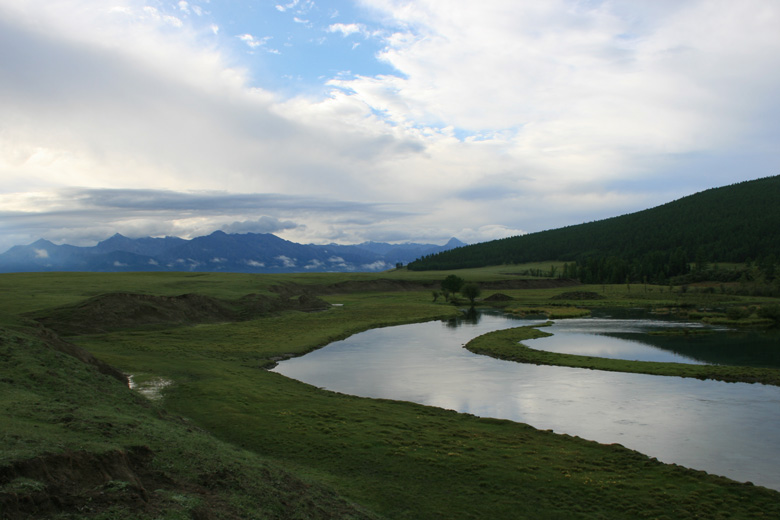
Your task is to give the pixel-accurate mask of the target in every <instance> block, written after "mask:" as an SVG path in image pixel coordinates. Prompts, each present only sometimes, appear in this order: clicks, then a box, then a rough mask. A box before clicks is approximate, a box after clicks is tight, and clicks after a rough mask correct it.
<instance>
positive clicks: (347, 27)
mask: <svg viewBox="0 0 780 520" xmlns="http://www.w3.org/2000/svg"><path fill="white" fill-rule="evenodd" d="M365 31H366V27H365V26H364V25H362V24H357V23H349V24H344V23H334V24H331V25H329V26H328V32H331V33H335V32H339V33H341V35H342V36H344V37H347V36H350V35H352V34H363V33H364V32H365Z"/></svg>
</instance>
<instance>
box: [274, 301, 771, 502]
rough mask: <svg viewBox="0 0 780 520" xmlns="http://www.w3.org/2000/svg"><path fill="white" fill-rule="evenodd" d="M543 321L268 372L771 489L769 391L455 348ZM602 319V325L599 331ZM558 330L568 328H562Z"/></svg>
mask: <svg viewBox="0 0 780 520" xmlns="http://www.w3.org/2000/svg"><path fill="white" fill-rule="evenodd" d="M588 321H589V320H587V319H583V320H577V322H579V323H575V322H570V323H571V324H572V325H569V326H567V325H564V324H563V323H565V322H563V323H562V322H559V323H560V325H558V324H556V326H555V327H558V333H557V334H556V335H560V336H565V335H566V334H567V333H571V334H574V335H579V334H586V333H585V332H583V330H584V329H586V328H587V327H586V325H587V322H588ZM590 321H591V322H592V323H593V325H594V327H593V328H592V329H591V330H592V333H590V336H591V338H589V339H593V338H596V339H598V338H602V339H603V338H608V339H609V343H610V344H613V340H614V341H626V340H621V339H620V338H618V337H615V336H614V335H620V334H630V335H633V336H636V337H642V338H645V337H647V336H648V334H647V332H648V331H650V330H658V329H663V330H669V329H670V328H680V329H681V328H690V327H693V326H697V325H695V324H691V323H681V322H674V321H673V320H669V319H646V318H645V319H644V320H642V319H637V318H631V319H630V320H623V322H622V323H618V322H617V321H612V322H610V321H609V320H608V319H606V318H604V317H596V318H593V319H591V320H590ZM629 321H633V322H634V323H633V324H631V323H628V322H629ZM541 322H542V320H536V321H534V320H520V319H517V318H511V317H508V316H503V315H498V314H487V315H481V316H478V317H477V318H476V319H470V320H450V321H448V322H439V321H436V322H427V323H418V324H411V325H402V326H397V327H387V328H380V329H373V330H369V331H366V332H363V333H360V334H356V335H354V336H351V337H350V338H347V339H346V340H343V341H338V342H335V343H332V344H330V345H328V346H326V347H324V348H322V349H319V350H316V351H314V352H311V353H309V354H306V355H305V356H302V357H299V358H294V359H290V360H287V361H284V362H282V363H280V364H279V365H278V366H277V367H276V368H275V369H274V371H276V372H278V373H280V374H283V375H285V376H287V377H291V378H293V379H297V380H299V381H303V382H306V383H309V384H312V385H315V386H318V387H322V388H326V389H329V390H334V391H337V392H342V393H347V394H352V395H358V396H363V397H374V398H387V399H396V400H403V401H412V402H416V403H420V404H424V405H431V406H438V407H441V408H447V409H452V410H457V411H460V412H464V413H470V414H474V415H478V416H482V417H496V418H503V419H510V420H513V421H518V422H523V423H527V424H530V425H532V426H534V427H536V428H539V429H551V430H553V431H555V432H558V433H567V434H570V435H577V436H579V437H582V438H585V439H590V440H595V441H598V442H601V443H620V444H622V445H624V446H626V447H628V448H631V449H635V450H637V451H640V452H642V453H645V454H647V455H650V456H652V457H656V458H658V459H659V460H661V461H663V462H668V463H676V464H680V465H683V466H686V467H690V468H695V469H701V470H705V471H707V472H710V473H714V474H718V475H724V476H727V477H729V478H732V479H735V480H738V481H752V482H754V483H756V484H759V485H763V486H766V487H770V488H774V489H780V471H778V469H777V468H778V467H780V465H779V463H780V413H778V411H780V388H778V387H773V386H767V385H757V384H753V385H751V384H745V383H721V382H717V381H699V380H695V379H685V378H676V377H662V376H649V375H643V374H624V373H619V372H603V371H595V370H583V369H575V368H568V367H552V366H536V365H526V364H519V363H512V362H507V361H501V360H496V359H493V358H490V357H486V356H480V355H476V354H472V353H471V352H469V351H467V350H466V349H464V348H462V347H463V345H465V344H466V343H467V342H468V341H469V340H470V339H472V338H474V337H476V336H479V335H481V334H485V333H486V332H490V331H492V330H498V329H504V328H509V327H516V326H520V325H528V324H534V323H541ZM574 325H576V327H575V326H574ZM618 325H619V326H618ZM605 326H608V327H611V329H610V330H609V331H607V332H605V331H604V328H605ZM629 326H630V327H631V328H630V330H628V329H629ZM566 327H569V328H570V329H572V330H570V331H569V332H566V331H564V330H562V329H564V328H566ZM547 330H550V329H547ZM552 330H553V331H554V330H555V328H552ZM607 333H608V334H610V336H603V334H607ZM596 334H601V336H599V335H596ZM719 334H721V332H716V333H714V334H705V335H701V336H699V335H697V336H696V337H697V338H700V337H702V336H718V335H719ZM724 334H725V332H724ZM586 335H587V334H586ZM577 338H579V336H573V342H577V341H579V340H578V339H577ZM535 341H537V340H535ZM528 343H529V344H530V343H531V342H528ZM534 348H543V347H542V345H541V344H539V346H538V347H534ZM589 348H592V347H589ZM609 348H610V349H611V350H614V346H610V347H609ZM647 348H648V349H653V350H663V349H662V348H657V347H655V346H651V345H649V344H648V345H647ZM640 349H641V347H640ZM628 350H632V351H636V350H637V346H636V345H632V346H631V347H630V348H629V349H628ZM653 355H656V354H653ZM658 355H663V353H662V354H658ZM671 355H673V356H678V355H679V354H678V353H674V352H672V353H671ZM684 357H688V358H690V357H691V356H689V355H686V356H684ZM690 361H693V362H696V359H695V358H694V359H690Z"/></svg>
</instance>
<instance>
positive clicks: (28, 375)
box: [0, 264, 780, 519]
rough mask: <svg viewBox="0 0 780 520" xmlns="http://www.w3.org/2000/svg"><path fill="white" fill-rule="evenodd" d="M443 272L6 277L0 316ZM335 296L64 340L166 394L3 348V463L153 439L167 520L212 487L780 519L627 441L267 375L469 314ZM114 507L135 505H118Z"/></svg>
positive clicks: (380, 298)
mask: <svg viewBox="0 0 780 520" xmlns="http://www.w3.org/2000/svg"><path fill="white" fill-rule="evenodd" d="M545 265H548V264H543V265H542V268H544V266H545ZM506 269H508V268H504V270H506ZM501 272H502V270H501V269H499V268H495V269H490V270H484V271H476V270H475V271H472V272H470V273H469V274H468V275H467V276H464V273H463V272H459V273H458V274H459V276H463V277H464V278H466V279H470V280H475V281H482V282H488V281H495V280H498V279H500V277H501V276H503V277H504V278H507V275H502V274H501ZM504 272H505V271H504ZM445 275H446V273H431V272H426V273H409V272H406V271H405V270H400V271H394V272H390V273H381V274H374V275H368V274H360V275H357V274H356V275H345V274H333V275H311V276H308V275H268V276H252V275H226V274H198V275H191V274H187V273H180V274H171V273H150V274H139V275H138V276H137V277H136V276H134V275H132V274H94V275H87V274H51V275H49V274H45V275H43V274H42V275H24V276H22V275H3V276H0V287H2V289H3V290H2V292H0V317H3V314H2V312H3V311H5V312H6V313H8V314H6V315H5V318H4V319H5V321H4V322H0V323H3V324H4V325H5V330H6V332H5V333H4V334H6V335H7V337H8V338H9V339H8V341H5V342H4V343H3V345H13V342H14V341H16V339H14V338H15V337H19V335H20V334H21V333H20V332H18V331H20V330H23V331H26V330H28V325H27V322H26V321H24V320H23V319H21V318H19V317H18V314H19V313H22V312H32V311H34V312H36V314H38V315H42V314H46V312H47V309H52V308H54V307H57V306H60V305H65V304H73V303H76V302H79V301H82V300H84V299H86V298H88V297H90V296H94V295H96V294H101V293H103V292H117V291H133V292H144V293H149V294H160V295H177V294H182V293H189V292H199V293H202V294H207V295H209V296H213V297H219V298H227V299H235V298H238V297H240V296H242V295H244V294H246V293H248V292H266V293H270V290H271V287H272V286H273V285H276V284H281V283H287V284H293V283H295V284H300V285H306V286H308V287H310V288H314V287H315V286H318V285H330V284H334V283H338V282H343V281H363V282H371V281H372V280H376V279H377V278H388V277H397V279H399V280H412V281H416V282H420V283H423V282H425V283H435V281H436V280H441V279H443V278H444V276H445ZM513 276H514V275H513ZM600 288H601V287H600V286H599V287H598V288H596V287H594V288H590V289H586V290H599V289H600ZM621 288H623V289H624V290H623V291H620V289H619V288H614V289H615V290H614V292H610V294H611V296H610V298H612V300H613V303H617V304H622V305H634V304H635V302H636V301H638V300H639V301H644V302H647V301H653V302H665V304H674V302H675V301H679V300H680V299H681V298H684V297H685V298H687V295H680V297H679V298H678V297H677V295H668V294H663V295H662V293H660V292H657V291H656V292H653V293H646V294H648V295H653V296H655V298H654V299H652V300H651V299H650V298H646V299H643V298H637V291H635V290H632V291H631V292H630V293H629V292H628V291H626V290H625V286H621ZM563 291H564V289H529V290H526V291H521V290H513V289H508V290H500V291H499V290H498V289H497V290H496V292H503V293H506V294H509V295H511V296H513V297H515V298H522V301H519V302H518V301H515V302H513V303H514V304H518V303H520V304H522V305H529V306H530V305H539V304H542V303H547V304H548V305H549V303H550V299H551V297H553V296H555V295H556V294H559V293H561V292H563ZM27 293H30V294H32V293H34V294H35V296H31V295H30V294H27ZM490 293H491V291H485V293H484V295H485V296H489V295H490ZM322 297H323V298H325V299H327V300H328V301H330V302H331V303H338V304H341V306H340V307H337V308H333V309H331V310H329V311H326V312H319V313H310V314H307V313H301V312H295V311H288V312H282V313H276V314H273V315H269V316H266V317H262V318H257V319H254V320H251V321H244V322H231V323H209V324H194V323H182V324H176V325H172V326H168V327H166V328H160V329H155V330H116V331H112V332H108V333H105V334H99V335H98V334H95V335H84V336H76V337H72V338H69V339H70V340H71V341H73V342H76V343H77V344H78V345H80V346H82V347H84V348H86V349H87V350H89V351H90V352H92V353H93V354H95V355H96V356H97V357H99V358H100V359H102V360H104V361H107V362H109V363H111V364H113V365H115V366H117V367H120V368H121V369H122V370H124V371H125V372H127V373H132V374H135V375H136V376H137V377H138V378H139V380H151V379H154V378H163V379H166V380H170V381H172V384H171V385H170V386H168V387H166V388H164V389H163V390H162V395H163V399H162V400H161V401H155V402H149V401H146V400H143V399H142V398H141V397H139V396H138V395H137V394H135V393H132V392H130V391H129V390H127V389H126V388H124V387H123V386H122V385H121V384H119V383H118V382H115V380H109V379H106V378H105V376H100V375H99V374H98V375H95V373H94V371H92V370H91V369H88V368H84V367H81V366H78V367H77V366H75V365H74V364H73V363H75V362H68V363H63V362H62V359H61V355H56V353H54V354H52V353H49V352H47V351H46V349H45V348H44V346H43V345H41V344H40V343H36V342H37V340H35V339H34V338H32V337H31V336H23V337H24V338H26V339H24V340H23V341H27V342H28V343H29V344H30V345H38V347H36V348H32V347H30V348H29V349H21V350H20V349H11V350H10V354H9V353H5V352H4V354H3V356H0V366H1V367H2V370H4V372H2V373H1V374H0V391H1V392H2V393H0V399H2V402H1V403H0V404H2V405H3V408H2V412H0V413H2V414H3V415H2V417H1V418H0V420H1V421H2V424H3V428H2V434H3V435H4V436H5V437H4V439H5V440H6V441H8V440H10V441H11V442H7V443H5V444H4V445H3V448H2V453H1V454H0V466H2V464H7V463H10V461H16V460H21V459H28V458H30V457H34V456H37V455H40V454H43V453H47V452H50V451H54V452H58V453H64V452H67V451H78V452H87V453H104V452H107V451H112V450H128V449H129V447H132V446H137V445H139V444H140V445H144V446H148V447H149V449H150V450H151V451H152V452H153V453H154V454H155V457H154V461H153V463H151V464H152V466H153V467H152V469H153V470H154V471H157V472H163V473H165V474H166V475H169V476H172V477H173V478H172V481H173V482H174V483H175V484H171V485H168V486H167V487H166V486H161V488H160V489H162V491H161V492H160V493H157V494H155V495H154V497H153V498H154V499H155V501H154V502H153V503H154V504H155V507H157V509H156V510H155V511H152V512H149V513H148V514H149V515H152V513H154V514H157V515H158V516H161V517H167V518H177V516H175V515H184V516H178V517H186V516H187V515H189V516H193V515H195V514H196V513H197V511H198V508H203V507H205V506H204V501H203V500H202V498H201V499H199V497H202V496H203V495H199V494H198V493H197V492H195V491H193V490H197V489H200V490H201V491H203V489H204V488H206V490H207V491H208V492H209V493H213V494H214V495H213V501H214V503H215V504H227V506H226V507H225V510H226V511H228V512H230V514H232V515H233V517H236V518H238V517H241V515H242V514H246V515H247V516H246V517H251V516H250V512H251V511H252V510H253V509H252V508H254V507H259V506H258V504H260V503H262V504H264V505H263V507H264V509H259V511H260V512H258V513H255V514H256V516H260V517H262V516H265V517H268V518H275V517H278V518H304V517H307V515H308V517H313V518H316V517H322V518H327V517H328V515H330V517H332V518H341V517H349V515H353V517H359V515H361V514H366V515H376V516H379V517H385V518H453V519H458V518H464V519H465V518H566V519H569V518H574V519H577V518H582V519H585V518H662V517H664V516H666V517H668V518H762V517H763V518H775V517H777V516H778V515H780V500H778V499H780V493H778V492H775V491H771V490H767V489H764V488H760V487H756V486H752V485H749V484H738V483H735V482H732V481H730V480H728V479H725V478H721V477H716V476H711V475H707V474H704V473H702V472H698V471H693V470H688V469H685V468H682V467H678V466H674V465H666V464H662V463H660V462H658V461H655V460H654V459H650V458H648V457H646V456H644V455H642V454H639V453H637V452H634V451H631V450H628V449H625V448H623V447H621V446H617V445H600V444H597V443H594V442H590V441H585V440H582V439H578V438H574V437H569V436H565V435H556V434H553V433H551V432H546V431H538V430H535V429H534V428H531V427H530V426H527V425H523V424H518V423H514V422H511V421H504V420H492V419H481V418H477V417H474V416H470V415H466V414H458V413H455V412H452V411H446V410H442V409H438V408H433V407H426V406H421V405H416V404H413V403H406V402H396V401H387V400H376V399H364V398H357V397H351V396H347V395H342V394H337V393H333V392H328V391H324V390H320V389H318V388H315V387H312V386H309V385H305V384H303V383H299V382H297V381H294V380H290V379H287V378H285V377H283V376H281V375H279V374H276V373H273V372H268V371H266V370H264V369H263V367H265V366H267V365H268V364H269V363H273V362H274V360H276V359H279V358H283V357H286V356H290V355H301V354H303V353H305V352H308V351H310V350H312V349H314V348H318V347H319V346H322V345H325V344H327V343H329V342H331V341H333V340H336V339H340V338H343V337H346V336H348V335H350V334H354V333H356V332H359V331H361V330H366V329H368V328H372V327H377V326H386V325H393V324H399V323H408V322H412V321H420V320H429V319H437V318H443V317H447V316H452V315H454V314H455V313H457V309H456V308H455V307H453V306H452V305H448V304H444V303H442V302H441V301H439V302H436V303H434V302H433V301H432V298H431V295H430V291H429V290H419V291H415V290H409V291H395V292H378V291H365V292H349V293H341V294H339V293H332V294H327V295H324V296H322ZM602 302H603V301H602V300H599V301H598V302H596V303H598V304H602ZM557 303H563V304H566V303H567V302H565V301H556V304H557ZM589 303H590V302H589ZM578 304H581V302H578V303H572V305H578ZM537 332H540V331H537ZM488 339H490V338H488ZM493 339H495V338H493ZM491 343H496V342H493V341H491ZM9 356H10V357H9ZM18 356H22V357H18ZM50 371H51V372H54V373H55V374H59V375H57V376H56V377H55V376H54V375H52V374H50V373H49V372H50ZM179 417H184V418H186V419H180V418H179ZM108 424H110V425H111V426H107V425H108ZM112 480H117V479H116V478H114V479H112ZM206 483H211V484H212V485H211V487H207V486H205V484H206ZM7 484H8V483H6V484H3V485H7ZM23 484H24V486H27V487H32V488H35V485H28V484H29V483H26V482H24V481H21V482H17V484H14V485H18V486H21V487H24V486H23ZM198 486H200V487H198ZM120 488H122V485H117V484H116V483H114V484H112V485H111V489H112V490H113V491H112V492H113V493H115V494H121V493H126V490H124V491H123V490H122V489H120ZM152 491H154V490H152ZM155 493H156V492H155ZM0 496H2V491H0ZM206 496H210V495H206ZM274 496H278V497H281V498H273V497H274ZM199 500H200V502H199ZM287 502H289V504H287ZM352 504H359V505H360V506H359V508H356V507H354V506H353V505H352ZM116 507H119V508H120V510H122V509H121V508H125V509H124V511H125V512H126V511H128V510H129V511H133V510H132V509H128V508H129V506H127V505H126V504H125V503H124V502H121V501H119V502H118V505H117V506H116ZM163 510H165V511H169V513H168V516H165V514H163V513H161V511H163ZM366 512H368V513H366ZM211 513H212V514H214V515H216V514H217V510H216V509H215V510H213V511H211ZM98 514H107V513H105V511H103V512H99V511H98V512H95V513H94V515H93V517H98V516H96V515H98ZM143 514H147V513H143ZM120 516H121V515H120ZM125 516H128V515H125ZM130 516H137V515H130ZM150 517H152V516H150ZM215 517H217V516H215ZM228 517H230V516H228Z"/></svg>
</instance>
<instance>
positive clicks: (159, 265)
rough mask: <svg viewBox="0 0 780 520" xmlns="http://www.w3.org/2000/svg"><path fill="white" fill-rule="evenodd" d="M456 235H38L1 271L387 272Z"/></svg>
mask: <svg viewBox="0 0 780 520" xmlns="http://www.w3.org/2000/svg"><path fill="white" fill-rule="evenodd" d="M465 245H466V244H465V243H463V242H461V241H460V240H458V239H456V238H452V239H450V240H449V242H447V243H446V244H445V245H443V246H439V245H435V244H417V243H404V244H388V243H382V242H364V243H362V244H356V245H338V244H329V245H324V246H323V245H314V244H298V243H295V242H290V241H288V240H284V239H282V238H279V237H277V236H276V235H272V234H270V233H245V234H228V233H225V232H223V231H215V232H214V233H212V234H210V235H207V236H201V237H197V238H193V239H191V240H186V239H183V238H177V237H164V238H152V237H145V238H128V237H125V236H122V235H120V234H118V233H117V234H115V235H114V236H112V237H110V238H108V239H106V240H103V241H102V242H99V243H98V244H96V245H95V246H91V247H79V246H72V245H68V244H63V245H56V244H54V243H52V242H50V241H48V240H44V239H40V240H38V241H36V242H33V243H32V244H29V245H25V246H21V245H20V246H14V247H12V248H11V249H9V250H8V251H6V252H5V253H3V254H0V272H4V273H8V272H42V271H94V272H119V271H203V272H206V271H208V272H214V271H222V272H238V273H289V272H351V271H383V270H386V269H390V268H392V267H395V265H396V264H398V263H402V264H407V263H409V262H412V261H414V260H415V259H417V258H420V257H422V256H424V255H430V254H435V253H439V252H441V251H446V250H449V249H454V248H456V247H461V246H465Z"/></svg>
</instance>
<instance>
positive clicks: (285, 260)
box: [275, 255, 297, 268]
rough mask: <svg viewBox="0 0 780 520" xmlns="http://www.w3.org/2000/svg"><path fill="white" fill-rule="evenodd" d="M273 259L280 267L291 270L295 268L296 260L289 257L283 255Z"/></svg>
mask: <svg viewBox="0 0 780 520" xmlns="http://www.w3.org/2000/svg"><path fill="white" fill-rule="evenodd" d="M275 258H276V260H279V262H281V264H282V267H287V268H293V267H296V266H297V260H296V259H295V258H290V257H289V256H285V255H279V256H277V257H275Z"/></svg>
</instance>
